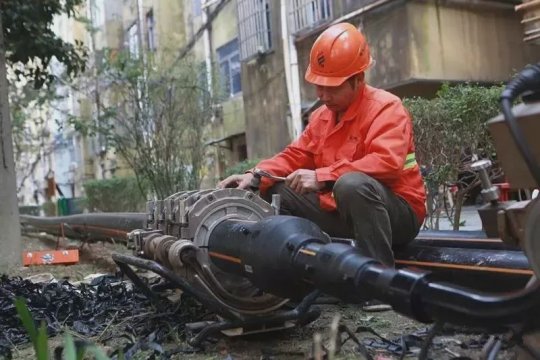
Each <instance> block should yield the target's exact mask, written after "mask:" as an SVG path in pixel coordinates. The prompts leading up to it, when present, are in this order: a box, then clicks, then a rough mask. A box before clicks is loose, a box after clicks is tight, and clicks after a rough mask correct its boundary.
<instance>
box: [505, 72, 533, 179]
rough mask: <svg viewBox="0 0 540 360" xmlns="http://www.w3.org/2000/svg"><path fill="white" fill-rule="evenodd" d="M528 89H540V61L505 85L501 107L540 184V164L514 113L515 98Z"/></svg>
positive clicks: (519, 147)
mask: <svg viewBox="0 0 540 360" xmlns="http://www.w3.org/2000/svg"><path fill="white" fill-rule="evenodd" d="M527 91H533V92H534V91H540V63H538V64H535V65H528V66H527V67H525V69H523V70H522V71H521V72H520V73H519V74H518V75H517V76H516V77H515V78H514V79H512V80H511V81H510V82H509V83H508V84H507V85H506V87H505V89H504V91H503V92H502V95H501V107H502V113H503V115H504V119H505V121H506V123H507V124H508V127H509V129H510V134H511V135H512V138H513V139H514V142H515V143H516V146H517V148H518V150H519V152H520V153H521V156H523V160H524V161H525V163H526V164H527V167H528V168H529V171H530V172H531V175H532V176H533V178H534V180H535V181H536V183H537V184H538V185H540V166H539V165H538V162H536V160H535V158H534V155H533V153H532V151H531V148H530V147H529V145H528V144H527V141H526V139H525V135H524V134H523V131H522V130H521V128H520V127H519V125H518V124H517V122H516V119H515V117H514V114H513V113H512V105H513V103H514V100H515V99H517V98H518V97H519V96H520V95H522V94H524V93H525V92H527Z"/></svg>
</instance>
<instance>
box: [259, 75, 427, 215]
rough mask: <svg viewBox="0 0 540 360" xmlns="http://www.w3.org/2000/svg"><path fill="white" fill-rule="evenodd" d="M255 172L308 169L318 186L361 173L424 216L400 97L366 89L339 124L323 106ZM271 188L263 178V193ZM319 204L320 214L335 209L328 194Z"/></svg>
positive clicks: (410, 133)
mask: <svg viewBox="0 0 540 360" xmlns="http://www.w3.org/2000/svg"><path fill="white" fill-rule="evenodd" d="M257 167H258V168H261V169H264V170H266V171H268V172H269V173H271V174H274V175H278V176H287V175H289V174H290V173H292V172H293V171H295V170H297V169H312V170H315V172H316V174H317V180H318V181H337V180H338V179H339V177H340V176H341V175H343V174H345V173H348V172H351V171H360V172H363V173H365V174H367V175H369V176H372V177H373V178H375V179H377V180H379V181H380V182H381V183H383V184H384V185H386V186H387V187H389V188H390V189H391V190H392V191H393V192H394V193H395V194H397V195H398V196H401V197H402V198H403V199H405V200H406V201H407V202H408V203H409V204H410V206H411V207H412V209H413V210H414V212H415V213H416V217H417V219H418V222H419V223H421V222H423V220H424V218H425V215H426V209H425V191H424V183H423V180H422V176H421V175H420V169H419V166H418V164H417V162H416V158H415V155H414V143H413V131H412V121H411V118H410V115H409V113H408V112H407V110H406V109H405V107H404V106H403V104H402V103H401V100H400V99H399V98H398V97H396V96H394V95H392V94H390V93H388V92H386V91H384V90H380V89H375V88H372V87H370V86H367V85H366V86H364V88H363V89H362V91H360V92H359V95H358V96H357V98H356V99H355V100H354V102H353V103H352V105H351V106H350V107H349V109H347V111H346V112H345V114H343V116H342V119H341V121H339V122H338V123H337V124H336V122H335V114H334V113H333V112H332V111H330V110H329V109H328V108H327V107H326V106H324V105H323V106H321V107H320V108H318V109H317V110H315V111H314V112H313V114H312V116H311V119H310V122H309V124H308V126H307V127H306V129H305V130H304V132H303V133H302V135H301V136H300V137H299V138H298V139H297V140H296V141H294V142H293V143H292V144H290V145H289V146H287V147H286V148H285V149H284V150H283V151H282V152H280V153H279V154H277V155H275V156H274V157H272V158H270V159H267V160H263V161H261V162H260V163H259V164H258V165H257ZM271 184H272V182H271V181H270V180H268V179H263V182H262V186H261V190H262V191H264V190H265V189H267V188H268V187H269V186H270V185H271ZM319 200H320V205H321V208H322V209H325V210H328V211H333V210H336V203H335V201H334V199H333V196H332V193H331V191H323V192H320V193H319Z"/></svg>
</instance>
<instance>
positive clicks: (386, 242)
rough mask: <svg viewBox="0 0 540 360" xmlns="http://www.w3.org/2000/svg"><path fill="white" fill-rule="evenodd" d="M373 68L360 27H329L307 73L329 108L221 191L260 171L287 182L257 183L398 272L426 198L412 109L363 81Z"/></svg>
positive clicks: (292, 210) (286, 207) (289, 209)
mask: <svg viewBox="0 0 540 360" xmlns="http://www.w3.org/2000/svg"><path fill="white" fill-rule="evenodd" d="M372 64H373V59H372V57H371V55H370V50H369V47H368V44H367V42H366V39H365V38H364V36H363V34H362V33H361V32H360V31H359V30H358V29H357V28H356V27H355V26H353V25H351V24H348V23H340V24H336V25H333V26H330V27H329V28H328V29H326V30H325V31H324V32H323V33H322V34H321V35H320V36H319V37H318V38H317V40H316V41H315V43H314V44H313V47H312V49H311V53H310V60H309V66H308V68H307V71H306V74H305V79H306V81H308V82H309V83H311V84H314V85H315V86H316V88H317V96H318V97H319V99H320V101H321V102H322V103H323V104H324V105H323V106H321V107H319V108H318V109H317V110H315V111H314V113H313V114H312V115H311V118H310V122H309V124H308V126H307V127H306V129H305V130H304V132H303V133H302V134H301V136H300V138H299V139H297V140H296V141H294V142H293V143H292V144H290V145H289V146H287V147H286V148H285V149H284V150H283V151H282V152H280V153H279V154H277V155H275V156H274V157H272V158H270V159H267V160H263V161H261V162H260V163H259V164H258V165H257V167H256V168H255V169H252V170H250V171H248V172H247V173H245V174H239V175H232V176H229V177H228V178H226V179H225V180H223V181H221V182H220V183H219V184H218V187H219V188H224V187H237V188H241V189H245V188H248V187H249V185H250V184H251V182H252V180H253V177H254V175H253V173H254V172H257V171H260V170H263V171H264V172H266V173H269V174H272V175H276V176H282V177H286V179H285V181H283V182H277V181H275V180H271V179H270V178H263V180H262V182H261V192H262V193H263V195H264V196H265V198H267V199H270V198H271V196H272V194H280V195H281V213H282V214H285V215H294V216H299V217H303V218H307V219H309V220H311V221H313V222H315V223H316V224H318V225H319V226H320V228H321V229H322V230H323V231H325V232H327V233H328V234H329V235H331V236H335V237H348V238H354V239H355V243H356V246H357V247H358V248H360V249H361V250H362V251H363V252H364V253H365V254H366V255H367V256H370V257H373V258H375V259H377V260H379V261H381V262H382V263H384V264H386V265H389V266H393V265H394V256H393V252H392V245H396V244H404V243H407V242H409V241H411V240H412V239H414V237H415V236H416V235H417V233H418V231H419V229H420V225H421V224H422V222H423V220H424V217H425V213H426V211H425V205H424V204H425V192H424V184H423V181H422V177H421V175H420V168H419V166H418V164H417V162H416V160H415V154H414V144H413V131H412V127H413V126H412V122H411V118H410V116H409V113H408V112H407V110H406V109H405V108H404V107H403V105H402V103H401V101H400V99H399V98H397V97H396V96H394V95H392V94H390V93H388V92H386V91H383V90H380V89H376V88H373V87H371V86H368V85H366V84H365V82H364V72H365V71H366V70H367V69H368V68H369V67H370V66H371V65H372Z"/></svg>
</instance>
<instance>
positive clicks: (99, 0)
mask: <svg viewBox="0 0 540 360" xmlns="http://www.w3.org/2000/svg"><path fill="white" fill-rule="evenodd" d="M89 5H90V11H91V16H92V26H93V27H95V28H100V27H102V26H103V25H104V24H105V4H104V0H94V1H90V2H89Z"/></svg>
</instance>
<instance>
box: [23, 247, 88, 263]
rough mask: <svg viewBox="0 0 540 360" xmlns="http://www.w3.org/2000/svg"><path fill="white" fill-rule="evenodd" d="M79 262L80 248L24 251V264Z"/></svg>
mask: <svg viewBox="0 0 540 360" xmlns="http://www.w3.org/2000/svg"><path fill="white" fill-rule="evenodd" d="M78 262H79V250H77V249H72V250H42V251H23V265H24V266H31V265H61V264H62V265H70V264H76V263H78Z"/></svg>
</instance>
